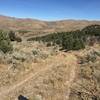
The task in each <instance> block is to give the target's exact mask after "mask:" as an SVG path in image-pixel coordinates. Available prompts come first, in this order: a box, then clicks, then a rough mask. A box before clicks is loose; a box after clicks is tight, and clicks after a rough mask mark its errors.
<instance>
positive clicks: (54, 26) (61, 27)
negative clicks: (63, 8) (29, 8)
mask: <svg viewBox="0 0 100 100" xmlns="http://www.w3.org/2000/svg"><path fill="white" fill-rule="evenodd" d="M91 24H100V21H87V20H61V21H40V20H35V19H28V18H27V19H21V18H14V17H7V16H2V15H1V16H0V29H11V30H30V31H32V33H31V34H33V33H43V32H45V33H47V32H49V33H51V32H56V31H71V30H76V29H82V28H83V27H85V26H88V25H91Z"/></svg>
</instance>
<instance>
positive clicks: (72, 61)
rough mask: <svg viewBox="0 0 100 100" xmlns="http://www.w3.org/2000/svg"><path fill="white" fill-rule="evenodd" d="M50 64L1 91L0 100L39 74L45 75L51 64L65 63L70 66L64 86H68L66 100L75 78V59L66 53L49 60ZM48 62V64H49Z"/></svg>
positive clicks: (3, 99) (51, 66)
mask: <svg viewBox="0 0 100 100" xmlns="http://www.w3.org/2000/svg"><path fill="white" fill-rule="evenodd" d="M51 62H52V64H50V66H49V65H48V66H46V67H44V68H43V69H40V70H38V71H37V72H35V73H31V74H29V75H28V77H27V78H26V79H24V80H23V81H21V82H19V83H18V84H15V85H13V86H10V87H9V88H7V89H4V90H3V91H0V100H6V99H5V97H7V95H8V94H9V93H10V95H11V93H13V91H15V90H16V89H19V88H21V86H23V85H25V84H26V83H27V82H29V81H31V79H33V78H35V77H39V75H41V74H45V72H46V71H47V70H50V69H52V68H53V67H54V66H53V64H55V63H56V64H57V63H58V64H60V62H61V63H65V64H66V65H68V66H69V65H70V66H72V67H71V68H70V75H69V80H68V81H66V85H67V86H68V89H67V90H68V91H67V94H66V100H68V99H69V94H70V86H71V84H72V82H73V80H74V78H75V70H76V67H77V59H76V57H75V56H74V55H72V54H70V53H68V54H59V55H57V56H56V57H54V58H53V59H51ZM51 62H50V63H51ZM48 64H49V60H48ZM10 100H11V99H10Z"/></svg>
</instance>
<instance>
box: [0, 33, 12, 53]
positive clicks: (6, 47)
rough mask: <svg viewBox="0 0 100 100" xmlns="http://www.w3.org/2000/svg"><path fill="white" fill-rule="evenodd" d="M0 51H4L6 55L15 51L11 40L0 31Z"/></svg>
mask: <svg viewBox="0 0 100 100" xmlns="http://www.w3.org/2000/svg"><path fill="white" fill-rule="evenodd" d="M0 50H2V51H3V52H4V53H6V52H9V51H12V50H13V47H12V45H11V41H10V38H9V36H8V34H7V33H6V32H4V31H0Z"/></svg>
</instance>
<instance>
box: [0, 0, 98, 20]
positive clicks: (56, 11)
mask: <svg viewBox="0 0 100 100" xmlns="http://www.w3.org/2000/svg"><path fill="white" fill-rule="evenodd" d="M0 15H5V16H12V17H18V18H33V19H40V20H62V19H76V20H83V19H86V20H100V0H0Z"/></svg>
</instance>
